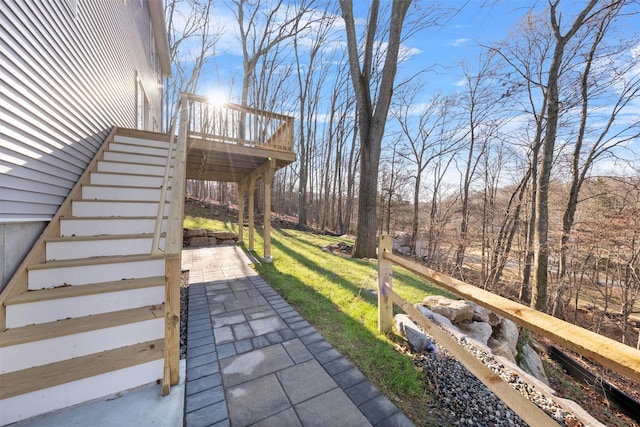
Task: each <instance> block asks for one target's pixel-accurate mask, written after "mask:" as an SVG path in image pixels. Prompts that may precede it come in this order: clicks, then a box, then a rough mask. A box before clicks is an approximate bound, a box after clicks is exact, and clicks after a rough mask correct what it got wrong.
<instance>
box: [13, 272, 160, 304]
mask: <svg viewBox="0 0 640 427" xmlns="http://www.w3.org/2000/svg"><path fill="white" fill-rule="evenodd" d="M164 280H165V278H164V276H156V277H143V278H138V279H125V280H116V281H112V282H103V283H94V284H92V285H91V286H62V287H59V288H51V289H41V290H37V291H27V292H24V293H21V294H18V295H16V296H14V297H12V298H10V299H8V300H7V301H6V302H5V305H13V304H25V303H30V302H38V301H49V300H54V299H60V298H73V297H80V296H86V295H95V294H103V293H107V292H118V291H125V290H133V289H143V288H151V287H155V286H164Z"/></svg>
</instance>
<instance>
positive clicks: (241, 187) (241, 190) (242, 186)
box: [238, 179, 248, 243]
mask: <svg viewBox="0 0 640 427" xmlns="http://www.w3.org/2000/svg"><path fill="white" fill-rule="evenodd" d="M247 187H248V184H247V180H246V179H245V180H242V181H241V182H239V183H238V242H239V243H242V242H244V196H245V194H247Z"/></svg>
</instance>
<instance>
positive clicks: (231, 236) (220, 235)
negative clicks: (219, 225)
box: [209, 231, 238, 241]
mask: <svg viewBox="0 0 640 427" xmlns="http://www.w3.org/2000/svg"><path fill="white" fill-rule="evenodd" d="M209 237H215V238H216V239H218V240H223V241H224V240H233V241H235V240H238V235H237V234H236V233H232V232H230V231H209Z"/></svg>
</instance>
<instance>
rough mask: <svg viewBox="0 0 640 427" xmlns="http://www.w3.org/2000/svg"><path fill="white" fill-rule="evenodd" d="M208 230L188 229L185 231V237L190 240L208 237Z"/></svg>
mask: <svg viewBox="0 0 640 427" xmlns="http://www.w3.org/2000/svg"><path fill="white" fill-rule="evenodd" d="M207 234H208V233H207V230H203V229H200V228H191V229H189V228H186V229H185V230H184V237H185V239H188V238H190V237H207Z"/></svg>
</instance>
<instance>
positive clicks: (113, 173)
mask: <svg viewBox="0 0 640 427" xmlns="http://www.w3.org/2000/svg"><path fill="white" fill-rule="evenodd" d="M102 161H104V162H108V161H109V160H101V162H102ZM115 163H118V162H115ZM90 173H97V174H101V175H103V174H104V175H125V176H132V177H140V176H147V177H152V178H162V175H150V174H142V173H125V172H111V171H98V170H93V171H91V172H90ZM87 185H93V184H87ZM143 188H149V187H143Z"/></svg>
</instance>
